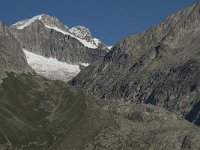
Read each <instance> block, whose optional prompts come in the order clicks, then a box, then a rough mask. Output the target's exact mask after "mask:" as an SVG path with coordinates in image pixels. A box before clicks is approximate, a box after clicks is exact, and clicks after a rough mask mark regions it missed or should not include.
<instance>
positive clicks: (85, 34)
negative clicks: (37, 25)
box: [12, 14, 107, 49]
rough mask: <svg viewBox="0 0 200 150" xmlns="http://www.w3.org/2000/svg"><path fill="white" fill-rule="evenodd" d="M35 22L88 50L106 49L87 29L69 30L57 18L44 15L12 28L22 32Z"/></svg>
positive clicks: (21, 22)
mask: <svg viewBox="0 0 200 150" xmlns="http://www.w3.org/2000/svg"><path fill="white" fill-rule="evenodd" d="M36 20H39V21H41V22H42V23H43V24H44V25H45V26H46V27H47V28H48V29H53V30H56V31H58V32H61V33H63V34H65V35H69V36H71V37H73V38H76V39H77V40H79V41H80V42H81V43H82V44H83V45H85V46H86V47H88V48H92V49H96V48H98V47H102V46H103V47H105V48H107V46H106V45H105V44H103V43H102V42H101V41H100V40H99V39H97V38H93V37H92V35H91V32H90V31H89V29H88V28H86V27H83V26H76V27H72V28H71V29H69V28H68V26H66V25H64V24H63V23H62V22H61V21H60V20H59V19H58V18H56V17H52V16H49V15H46V14H42V15H38V16H35V17H33V18H31V19H27V20H23V21H19V22H17V23H15V24H14V25H12V26H14V27H16V28H17V29H19V30H23V29H24V28H25V27H27V26H29V25H31V24H32V23H33V22H34V21H36Z"/></svg>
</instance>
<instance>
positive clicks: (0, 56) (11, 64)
mask: <svg viewBox="0 0 200 150" xmlns="http://www.w3.org/2000/svg"><path fill="white" fill-rule="evenodd" d="M5 72H16V73H22V72H32V69H31V67H30V66H29V65H28V63H27V61H26V58H25V55H24V53H23V51H22V49H21V47H20V44H19V43H18V42H17V40H16V39H15V38H14V37H13V35H12V34H11V33H10V32H9V31H8V28H7V27H6V25H5V23H4V22H3V21H0V80H1V79H2V78H3V77H5Z"/></svg>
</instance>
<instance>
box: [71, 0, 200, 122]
mask: <svg viewBox="0 0 200 150" xmlns="http://www.w3.org/2000/svg"><path fill="white" fill-rule="evenodd" d="M199 12H200V3H199V2H198V3H196V4H195V5H192V6H190V7H188V8H186V9H183V10H181V11H179V12H177V13H175V14H173V15H171V16H169V17H167V18H166V19H165V20H164V21H163V22H161V23H160V24H158V25H156V26H155V27H153V28H151V29H148V30H146V31H144V32H142V33H140V34H137V35H130V36H127V37H126V38H124V39H123V40H121V41H120V42H118V43H117V44H116V45H115V46H114V47H113V48H112V50H111V51H110V52H109V53H108V54H107V55H106V56H105V57H104V58H102V59H101V60H98V61H97V62H95V63H94V64H92V65H91V66H89V67H88V68H86V69H84V70H83V71H82V72H81V73H80V74H78V76H77V77H76V78H75V79H73V80H72V82H71V83H72V84H73V85H79V86H82V87H83V88H85V89H86V90H87V91H88V92H90V93H92V94H94V95H96V96H97V97H99V98H101V99H104V100H113V101H117V100H119V101H132V102H136V103H147V104H153V105H157V106H161V107H163V108H165V109H167V110H169V111H171V112H175V113H177V114H180V115H182V116H183V117H184V118H186V119H187V120H189V121H191V122H194V123H195V124H197V125H200V107H199V103H200V85H199V83H200V38H199V37H200V13H199Z"/></svg>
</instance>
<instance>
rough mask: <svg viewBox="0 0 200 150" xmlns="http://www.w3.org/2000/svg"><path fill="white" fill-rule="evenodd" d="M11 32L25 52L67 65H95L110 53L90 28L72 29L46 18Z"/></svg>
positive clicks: (21, 24)
mask: <svg viewBox="0 0 200 150" xmlns="http://www.w3.org/2000/svg"><path fill="white" fill-rule="evenodd" d="M10 31H11V32H12V33H13V35H14V37H15V38H16V39H17V40H18V41H19V43H20V44H21V46H22V47H23V48H24V49H27V50H28V51H31V52H33V53H35V54H39V55H42V56H45V57H53V58H56V59H58V60H59V61H63V62H67V63H76V64H78V63H91V62H94V61H95V60H97V59H98V58H100V57H102V56H104V55H105V54H106V51H108V48H107V46H106V45H105V44H103V43H102V42H101V41H100V40H98V39H96V38H93V37H92V35H91V33H90V31H89V30H88V29H87V28H85V27H81V26H78V27H73V28H71V29H69V28H68V27H67V26H65V25H64V24H63V23H62V22H61V21H59V20H58V19H57V18H55V17H51V16H49V15H45V14H42V15H39V16H35V17H33V18H31V19H27V20H23V21H20V22H17V23H16V24H14V25H12V26H11V27H10Z"/></svg>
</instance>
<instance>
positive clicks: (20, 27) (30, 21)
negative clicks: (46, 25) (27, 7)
mask: <svg viewBox="0 0 200 150" xmlns="http://www.w3.org/2000/svg"><path fill="white" fill-rule="evenodd" d="M41 18H42V16H41V15H38V16H35V17H33V18H31V19H29V20H27V21H25V22H18V25H21V26H18V27H17V28H18V29H20V30H22V29H23V28H25V27H27V26H29V25H30V24H32V23H33V22H35V20H40V19H41Z"/></svg>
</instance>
